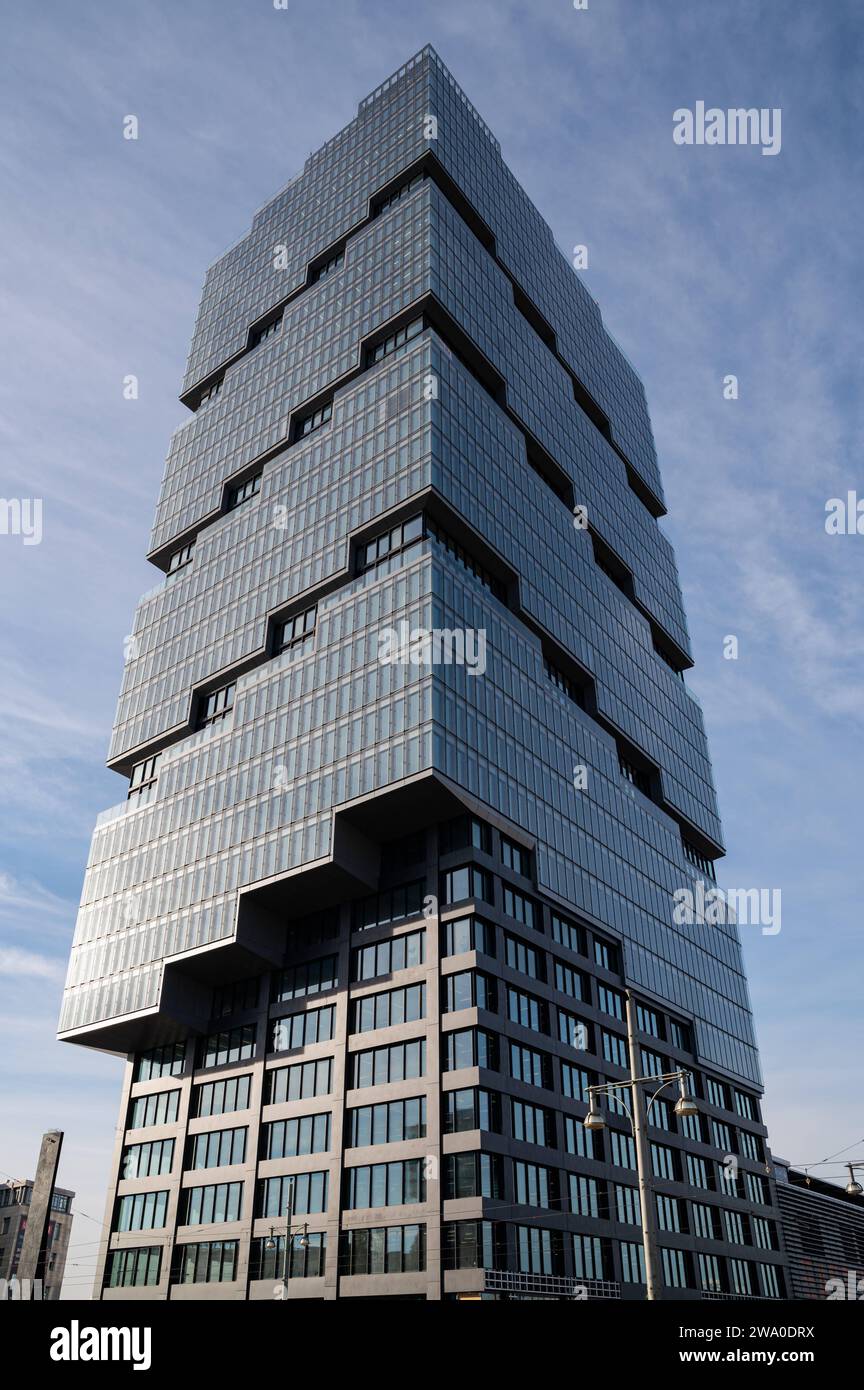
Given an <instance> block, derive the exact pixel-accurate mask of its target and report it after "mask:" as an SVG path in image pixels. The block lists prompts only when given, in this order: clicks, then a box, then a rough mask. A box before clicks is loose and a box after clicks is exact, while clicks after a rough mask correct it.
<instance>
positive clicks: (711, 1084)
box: [705, 1076, 729, 1110]
mask: <svg viewBox="0 0 864 1390" xmlns="http://www.w3.org/2000/svg"><path fill="white" fill-rule="evenodd" d="M705 1099H706V1100H707V1101H709V1103H710V1104H711V1105H716V1106H717V1107H718V1108H719V1109H720V1110H728V1109H729V1094H728V1092H727V1090H726V1087H725V1086H724V1084H723V1082H722V1081H715V1080H714V1078H713V1076H706V1077H705Z"/></svg>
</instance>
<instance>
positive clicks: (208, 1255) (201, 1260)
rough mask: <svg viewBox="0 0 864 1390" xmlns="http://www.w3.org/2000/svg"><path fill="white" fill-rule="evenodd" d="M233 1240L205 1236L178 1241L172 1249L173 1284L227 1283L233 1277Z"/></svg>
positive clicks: (234, 1260) (235, 1243)
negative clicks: (192, 1241) (185, 1242)
mask: <svg viewBox="0 0 864 1390" xmlns="http://www.w3.org/2000/svg"><path fill="white" fill-rule="evenodd" d="M237 1249H238V1242H237V1241H236V1240H209V1241H201V1242H199V1243H198V1244H195V1245H178V1246H177V1247H176V1248H175V1250H174V1267H173V1270H172V1272H171V1282H172V1283H174V1284H230V1283H233V1281H234V1280H235V1279H236V1278H237Z"/></svg>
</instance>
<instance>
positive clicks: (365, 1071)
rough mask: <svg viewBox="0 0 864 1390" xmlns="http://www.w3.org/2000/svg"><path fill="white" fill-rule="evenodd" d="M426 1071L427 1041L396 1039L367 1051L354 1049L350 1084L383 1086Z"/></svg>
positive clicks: (414, 1076)
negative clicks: (399, 1041)
mask: <svg viewBox="0 0 864 1390" xmlns="http://www.w3.org/2000/svg"><path fill="white" fill-rule="evenodd" d="M425 1072H426V1042H425V1039H423V1038H415V1039H414V1041H413V1042H404V1043H394V1044H393V1045H392V1046H391V1047H373V1048H370V1050H369V1051H368V1052H355V1053H353V1054H352V1056H351V1058H350V1074H351V1085H352V1086H353V1087H354V1088H355V1089H356V1088H358V1087H362V1086H384V1085H386V1084H387V1083H388V1082H391V1081H410V1080H413V1079H415V1078H416V1077H418V1076H424V1075H425Z"/></svg>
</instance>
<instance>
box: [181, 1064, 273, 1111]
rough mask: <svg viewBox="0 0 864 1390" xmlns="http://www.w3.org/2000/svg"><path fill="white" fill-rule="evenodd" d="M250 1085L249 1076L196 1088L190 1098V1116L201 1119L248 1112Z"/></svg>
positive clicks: (208, 1082) (207, 1083)
mask: <svg viewBox="0 0 864 1390" xmlns="http://www.w3.org/2000/svg"><path fill="white" fill-rule="evenodd" d="M271 1075H272V1073H271ZM251 1084H252V1078H251V1076H232V1077H231V1079H230V1081H207V1082H205V1083H204V1085H202V1086H196V1087H195V1090H194V1093H193V1097H192V1114H193V1115H197V1116H198V1117H199V1118H203V1117H204V1116H206V1115H229V1114H230V1113H231V1112H232V1111H234V1110H248V1109H249V1091H250V1087H251Z"/></svg>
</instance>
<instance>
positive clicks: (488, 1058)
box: [444, 1028, 499, 1071]
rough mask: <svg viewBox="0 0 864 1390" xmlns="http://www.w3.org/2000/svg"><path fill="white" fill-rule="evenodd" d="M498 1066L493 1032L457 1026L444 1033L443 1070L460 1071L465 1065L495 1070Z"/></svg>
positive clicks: (496, 1040)
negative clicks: (453, 1029)
mask: <svg viewBox="0 0 864 1390" xmlns="http://www.w3.org/2000/svg"><path fill="white" fill-rule="evenodd" d="M498 1066H499V1057H498V1038H497V1036H496V1035H495V1034H494V1033H489V1032H487V1031H486V1029H485V1028H459V1029H457V1030H456V1031H455V1032H453V1033H445V1034H444V1070H445V1071H462V1070H463V1069H464V1068H465V1067H484V1068H485V1069H486V1070H487V1071H497V1070H498Z"/></svg>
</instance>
